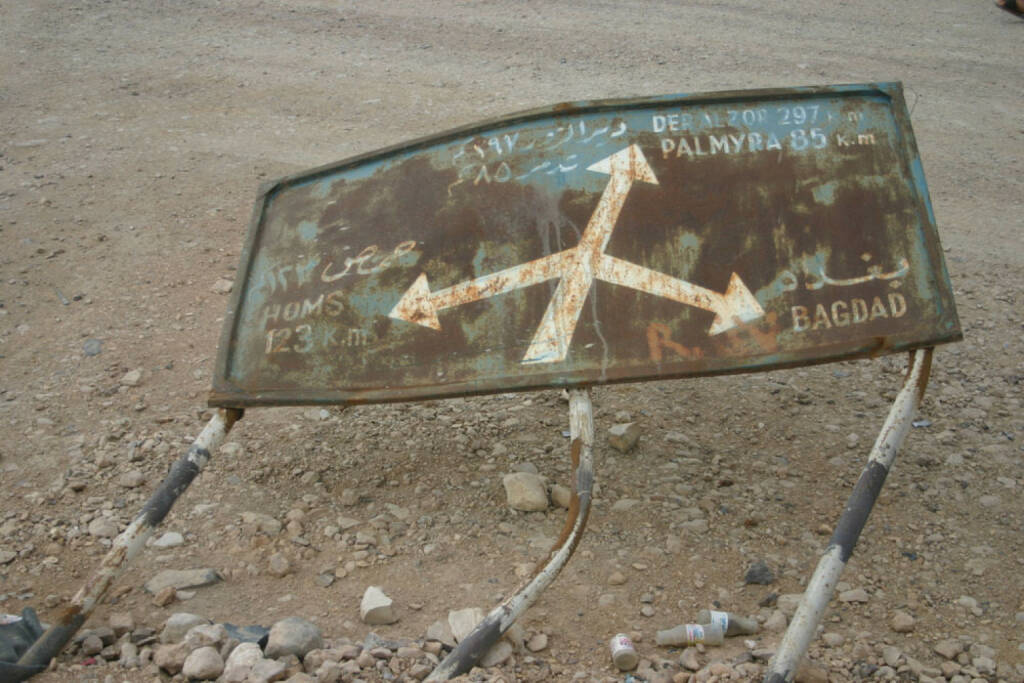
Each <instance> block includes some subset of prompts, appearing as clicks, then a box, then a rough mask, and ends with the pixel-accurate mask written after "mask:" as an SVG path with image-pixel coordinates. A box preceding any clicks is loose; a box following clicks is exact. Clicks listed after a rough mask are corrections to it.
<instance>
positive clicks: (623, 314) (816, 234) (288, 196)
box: [210, 83, 961, 407]
mask: <svg viewBox="0 0 1024 683" xmlns="http://www.w3.org/2000/svg"><path fill="white" fill-rule="evenodd" d="M239 285H240V286H238V287H236V292H235V295H234V299H233V301H232V304H231V310H230V311H229V315H228V318H227V323H226V324H225V331H224V336H223V338H222V342H221V346H220V351H219V357H218V365H217V371H216V376H215V380H214V391H213V393H212V395H211V399H210V402H211V404H213V405H221V406H235V407H243V406H248V405H260V404H301V403H358V402H379V401H402V400H413V399H422V398H430V397H439V396H452V395H462V394H472V393H486V392H494V391H505V390H510V389H531V388H540V387H548V386H578V385H586V384H594V383H603V382H616V381H636V380H646V379H655V378H658V379H664V378H669V377H686V376H697V375H708V374H718V373H726V372H740V371H752V370H764V369H770V368H777V367H784V366H791V365H798V364H807V363H817V362H826V361H831V360H837V359H841V358H851V357H858V356H865V355H872V354H874V353H878V352H880V351H885V352H892V351H901V350H906V349H911V348H917V347H922V346H931V345H934V344H937V343H942V342H947V341H954V340H956V339H959V338H960V336H961V335H960V327H959V322H958V319H957V315H956V310H955V306H954V302H953V295H952V291H951V288H950V284H949V279H948V276H947V274H946V270H945V264H944V263H943V260H942V252H941V248H940V246H939V240H938V235H937V232H936V228H935V221H934V217H933V215H932V212H931V206H930V203H929V199H928V192H927V187H926V185H925V180H924V174H923V171H922V167H921V162H920V159H919V158H918V154H917V149H916V146H915V143H914V138H913V133H912V131H911V128H910V121H909V116H908V114H907V111H906V106H905V103H904V101H903V95H902V90H901V88H900V86H899V84H891V83H889V84H872V85H854V86H828V87H814V88H795V89H787V90H771V91H752V92H729V93H712V94H703V95H689V96H670V97H658V98H649V99H642V100H623V101H603V102H589V103H588V102H583V103H574V104H571V105H560V106H556V107H553V108H550V109H547V110H542V111H534V112H527V113H524V114H519V115H516V116H512V117H509V118H506V119H501V120H497V121H490V122H486V123H482V124H478V125H475V126H470V127H467V128H463V129H459V130H456V131H451V132H449V133H444V134H441V135H438V136H435V137H432V138H427V139H424V140H419V141H415V142H412V143H409V144H406V145H402V146H398V147H394V148H391V149H386V150H382V151H380V152H375V153H372V154H368V155H365V156H362V157H359V158H356V159H352V160H349V161H344V162H341V163H338V164H335V165H332V166H327V167H324V168H320V169H315V170H312V171H309V172H306V173H302V174H299V175H296V176H292V177H289V178H285V179H283V180H281V181H278V182H277V183H275V184H273V185H270V186H269V187H267V188H266V190H265V191H264V192H263V194H262V196H261V198H260V200H259V202H258V204H257V207H256V211H255V214H254V218H253V222H252V227H251V229H250V232H249V237H248V242H247V245H246V249H245V252H244V254H243V258H242V267H241V270H240V281H239Z"/></svg>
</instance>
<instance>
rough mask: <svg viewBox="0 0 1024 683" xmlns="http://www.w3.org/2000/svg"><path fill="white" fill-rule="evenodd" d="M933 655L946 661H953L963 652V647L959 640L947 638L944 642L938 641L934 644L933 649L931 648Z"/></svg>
mask: <svg viewBox="0 0 1024 683" xmlns="http://www.w3.org/2000/svg"><path fill="white" fill-rule="evenodd" d="M932 649H933V650H934V651H935V654H938V655H941V656H943V657H945V658H946V659H954V658H955V657H956V656H957V655H958V654H960V653H961V652H963V650H964V648H963V645H962V644H961V643H960V641H959V640H956V639H955V638H947V639H946V640H940V641H939V642H937V643H935V647H933V648H932Z"/></svg>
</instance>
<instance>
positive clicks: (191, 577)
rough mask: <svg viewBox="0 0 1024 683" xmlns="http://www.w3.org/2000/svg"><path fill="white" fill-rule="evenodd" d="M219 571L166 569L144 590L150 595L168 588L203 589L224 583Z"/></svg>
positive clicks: (150, 581)
mask: <svg viewBox="0 0 1024 683" xmlns="http://www.w3.org/2000/svg"><path fill="white" fill-rule="evenodd" d="M222 580H223V579H222V578H221V575H220V574H218V573H217V570H215V569H210V568H202V569H165V570H164V571H162V572H160V573H159V574H157V575H156V576H154V577H153V578H152V579H150V580H149V581H147V582H146V585H145V586H144V588H145V589H146V592H148V593H154V594H155V593H159V592H160V591H162V590H163V589H164V588H167V587H168V586H172V587H174V588H175V589H176V590H182V589H185V588H202V587H203V586H209V585H212V584H215V583H218V582H220V581H222Z"/></svg>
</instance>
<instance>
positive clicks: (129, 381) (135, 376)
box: [121, 369, 142, 387]
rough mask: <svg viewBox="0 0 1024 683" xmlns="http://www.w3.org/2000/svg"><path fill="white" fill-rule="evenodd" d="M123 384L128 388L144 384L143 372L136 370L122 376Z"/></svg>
mask: <svg viewBox="0 0 1024 683" xmlns="http://www.w3.org/2000/svg"><path fill="white" fill-rule="evenodd" d="M121 384H122V385H123V386H126V387H137V386H139V385H140V384H142V370H141V369H135V370H130V371H129V372H126V373H124V375H122V376H121Z"/></svg>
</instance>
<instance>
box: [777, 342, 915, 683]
mask: <svg viewBox="0 0 1024 683" xmlns="http://www.w3.org/2000/svg"><path fill="white" fill-rule="evenodd" d="M931 364H932V349H930V348H928V349H919V350H917V351H914V352H913V353H911V356H910V367H909V368H908V370H907V375H906V377H905V378H904V380H903V388H902V389H900V392H899V394H897V395H896V400H895V401H893V404H892V408H890V409H889V415H888V416H887V417H886V419H885V424H883V425H882V430H881V431H880V432H879V433H878V438H877V439H876V440H875V445H874V447H873V448H872V449H871V455H870V457H869V458H868V462H867V465H865V467H864V470H863V471H862V472H861V475H860V478H859V479H858V480H857V485H856V486H855V487H854V489H853V493H851V494H850V498H849V500H848V501H847V503H846V508H845V509H844V510H843V514H842V515H841V516H840V518H839V523H838V524H837V525H836V530H835V532H834V533H833V534H832V539H831V540H830V541H829V545H828V548H827V549H826V550H825V553H824V554H823V555H822V557H821V560H819V561H818V567H817V569H815V570H814V575H813V576H812V577H811V580H810V582H808V584H807V589H806V590H805V591H804V596H803V598H802V599H801V600H800V606H799V607H797V610H796V614H794V615H793V621H791V622H790V624H789V628H788V629H786V635H785V636H783V638H782V643H781V644H780V645H779V649H778V651H777V652H776V653H775V656H774V657H773V658H772V661H771V663H770V664H769V665H768V673H767V675H766V676H765V678H764V681H765V683H787V682H788V681H792V680H793V677H794V676H796V671H797V667H798V666H799V665H800V661H801V660H802V659H803V658H804V655H805V654H806V653H807V648H808V647H809V646H810V644H811V640H812V639H813V638H814V634H815V632H816V631H817V628H818V624H819V623H820V622H821V618H822V616H823V615H824V614H825V609H826V608H827V607H828V603H829V600H831V599H832V594H833V593H834V592H835V589H836V584H837V583H838V582H839V576H840V574H842V572H843V569H844V568H845V567H846V563H847V562H848V561H849V559H850V556H851V555H852V554H853V548H854V546H856V545H857V539H858V538H860V533H861V531H862V530H863V529H864V525H865V524H866V523H867V520H868V515H869V514H870V513H871V508H872V507H874V504H875V501H876V500H877V499H878V494H879V492H880V491H881V490H882V485H883V484H884V483H885V478H886V476H887V475H888V474H889V468H890V467H891V466H892V463H893V461H894V460H895V459H896V454H897V453H898V452H899V450H900V446H902V445H903V440H904V439H905V438H906V436H907V432H908V431H910V426H911V421H912V420H913V419H914V415H915V414H916V413H917V409H918V407H919V406H920V405H921V399H922V398H923V397H924V390H925V387H927V386H928V375H929V372H930V371H931Z"/></svg>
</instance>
